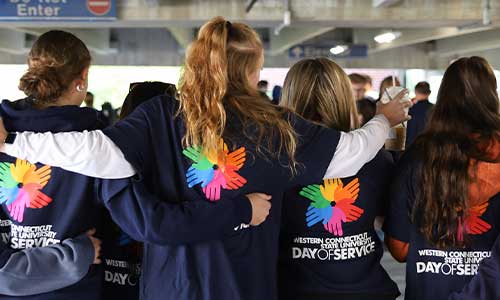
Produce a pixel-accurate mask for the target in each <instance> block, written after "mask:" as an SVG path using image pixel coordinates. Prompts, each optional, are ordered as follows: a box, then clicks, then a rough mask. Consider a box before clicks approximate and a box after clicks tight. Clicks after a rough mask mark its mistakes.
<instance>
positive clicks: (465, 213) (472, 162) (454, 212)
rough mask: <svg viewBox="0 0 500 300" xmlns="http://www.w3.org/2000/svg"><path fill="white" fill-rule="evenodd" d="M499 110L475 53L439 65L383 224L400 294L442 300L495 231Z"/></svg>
mask: <svg viewBox="0 0 500 300" xmlns="http://www.w3.org/2000/svg"><path fill="white" fill-rule="evenodd" d="M499 134H500V115H499V100H498V95H497V82H496V79H495V75H494V73H493V69H492V68H491V66H490V65H489V64H488V62H487V61H486V60H485V59H483V58H481V57H470V58H469V57H465V58H461V59H458V60H457V61H455V62H454V63H453V64H451V65H450V66H449V67H448V69H447V70H446V72H445V74H444V77H443V81H442V83H441V87H440V89H439V93H438V97H437V103H436V106H435V110H434V111H433V113H432V116H431V118H430V120H429V124H428V125H427V129H426V130H425V132H424V133H423V134H422V135H421V136H420V137H419V138H418V139H417V140H416V142H415V144H414V145H412V147H411V148H410V149H408V151H407V153H406V154H405V155H404V157H403V158H402V160H401V162H400V164H399V166H398V174H397V175H396V177H395V182H394V186H393V189H392V192H391V203H390V206H391V209H390V214H389V216H388V218H387V220H386V223H385V225H384V228H385V230H386V233H387V236H388V238H387V244H388V247H389V250H391V252H392V253H393V255H394V257H395V258H396V259H397V260H399V261H406V262H407V267H406V299H446V298H447V297H448V295H449V294H450V293H451V292H453V291H458V290H460V289H462V287H463V286H464V285H465V284H466V283H467V282H468V281H469V280H470V279H471V277H472V276H473V275H474V274H476V273H477V268H478V265H479V262H480V261H481V259H483V258H485V257H488V256H489V255H490V249H491V247H492V245H493V243H494V241H495V239H496V238H497V236H498V233H499V230H500V227H499V226H500V222H499V220H500V218H499V216H500V211H499V209H500V202H499V201H498V200H496V199H497V198H498V197H497V198H495V195H496V194H498V193H499V192H500V186H499V181H498V178H499V176H500V164H499V162H500V143H499V141H500V135H499Z"/></svg>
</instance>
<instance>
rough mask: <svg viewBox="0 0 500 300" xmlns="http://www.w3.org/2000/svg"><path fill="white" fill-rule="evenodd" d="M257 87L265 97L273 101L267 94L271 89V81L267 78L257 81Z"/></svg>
mask: <svg viewBox="0 0 500 300" xmlns="http://www.w3.org/2000/svg"><path fill="white" fill-rule="evenodd" d="M257 89H258V90H259V93H260V95H261V96H262V97H263V98H266V99H267V100H269V101H271V99H270V98H269V96H268V95H267V91H268V90H269V82H268V81H267V80H260V81H259V82H258V83H257Z"/></svg>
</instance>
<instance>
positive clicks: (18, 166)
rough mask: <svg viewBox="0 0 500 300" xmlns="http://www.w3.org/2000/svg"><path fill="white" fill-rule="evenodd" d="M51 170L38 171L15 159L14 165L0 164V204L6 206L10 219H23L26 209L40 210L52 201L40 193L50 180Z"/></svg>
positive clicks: (40, 169)
mask: <svg viewBox="0 0 500 300" xmlns="http://www.w3.org/2000/svg"><path fill="white" fill-rule="evenodd" d="M50 173H51V169H50V167H49V166H43V167H41V168H39V169H37V168H36V166H35V165H32V164H30V163H29V162H27V161H24V160H20V159H17V160H16V163H15V164H11V163H5V162H3V163H0V204H5V205H7V209H8V210H9V213H10V215H11V216H12V218H13V219H14V220H16V221H18V222H22V221H23V219H24V211H25V209H26V208H33V209H35V208H42V207H45V206H47V205H48V204H49V203H50V202H52V199H51V198H50V197H49V196H47V195H45V194H44V193H42V192H41V189H42V188H43V187H44V186H45V185H46V184H47V182H48V181H49V180H50Z"/></svg>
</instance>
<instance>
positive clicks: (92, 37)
mask: <svg viewBox="0 0 500 300" xmlns="http://www.w3.org/2000/svg"><path fill="white" fill-rule="evenodd" d="M51 29H60V28H17V29H16V30H17V31H21V32H25V33H29V34H32V35H36V36H39V35H42V34H43V33H45V32H47V31H49V30H51ZM64 31H67V32H70V33H72V34H74V35H76V36H77V37H78V38H80V39H81V40H82V41H83V42H84V43H85V45H86V46H87V47H88V48H89V49H90V50H92V51H94V52H95V53H97V54H101V55H107V54H113V53H116V51H117V50H116V49H114V48H111V46H110V36H111V29H109V28H101V29H81V28H64Z"/></svg>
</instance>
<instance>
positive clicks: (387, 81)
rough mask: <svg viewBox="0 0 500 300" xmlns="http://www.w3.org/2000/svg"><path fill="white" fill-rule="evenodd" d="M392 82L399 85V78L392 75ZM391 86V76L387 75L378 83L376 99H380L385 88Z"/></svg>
mask: <svg viewBox="0 0 500 300" xmlns="http://www.w3.org/2000/svg"><path fill="white" fill-rule="evenodd" d="M394 83H395V84H396V86H401V82H400V81H399V78H397V77H394ZM391 86H392V76H387V77H386V78H384V80H382V82H381V83H380V88H379V93H378V100H380V99H381V98H382V95H383V94H384V93H385V89H387V88H389V87H391Z"/></svg>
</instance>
